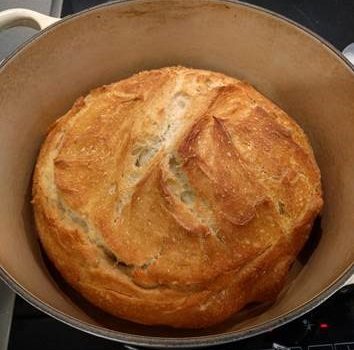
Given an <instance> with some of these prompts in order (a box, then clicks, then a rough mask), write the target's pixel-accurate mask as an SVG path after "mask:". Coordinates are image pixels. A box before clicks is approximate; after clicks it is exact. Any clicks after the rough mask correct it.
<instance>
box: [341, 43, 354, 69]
mask: <svg viewBox="0 0 354 350" xmlns="http://www.w3.org/2000/svg"><path fill="white" fill-rule="evenodd" d="M342 54H343V56H344V57H345V58H346V59H347V60H348V61H349V62H350V63H351V64H352V65H354V43H351V44H349V45H348V46H347V47H346V48H345V49H344V50H343V51H342Z"/></svg>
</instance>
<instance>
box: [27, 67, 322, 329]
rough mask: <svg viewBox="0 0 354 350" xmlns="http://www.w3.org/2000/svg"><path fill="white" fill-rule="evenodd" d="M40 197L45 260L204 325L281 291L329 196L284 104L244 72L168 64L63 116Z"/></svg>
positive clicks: (40, 171)
mask: <svg viewBox="0 0 354 350" xmlns="http://www.w3.org/2000/svg"><path fill="white" fill-rule="evenodd" d="M33 205H34V211H35V219H36V225H37V228H38V233H39V237H40V239H41V242H42V244H43V246H44V248H45V250H46V252H47V254H48V256H49V258H50V259H51V260H52V261H53V262H54V264H55V265H56V267H57V268H58V270H59V271H60V273H61V274H62V275H63V277H64V278H65V279H66V280H67V281H68V282H69V283H70V284H71V285H72V286H73V287H75V288H76V289H77V290H78V291H79V292H80V293H81V294H82V295H83V296H85V297H86V298H87V299H88V300H90V301H91V302H92V303H94V304H96V305H97V306H99V307H101V308H102V309H104V310H105V311H107V312H109V313H112V314H113V315H116V316H119V317H123V318H126V319H129V320H133V321H136V322H140V323H144V324H165V325H170V326H174V327H191V328H199V327H206V326H209V325H212V324H215V323H218V322H221V321H223V320H224V319H226V318H227V317H228V316H230V315H231V314H232V313H234V312H236V311H238V310H240V309H241V308H242V307H244V306H245V305H246V304H247V303H250V302H256V301H260V302H262V301H268V300H271V299H272V298H275V297H276V295H277V294H278V292H279V291H280V289H281V288H282V286H283V284H284V280H285V277H286V275H287V271H288V269H289V266H290V265H291V263H292V262H293V261H294V259H295V257H296V254H297V253H298V251H299V250H300V249H301V247H302V246H303V244H304V243H305V241H306V239H307V236H308V234H309V230H310V228H311V225H312V222H313V220H314V218H315V217H316V215H317V214H318V213H319V211H320V209H321V206H322V193H321V183H320V173H319V170H318V168H317V165H316V162H315V159H314V156H313V153H312V150H311V147H310V145H309V143H308V141H307V139H306V136H305V135H304V133H303V132H302V130H301V129H300V127H299V126H297V124H296V123H295V122H294V121H292V120H291V119H290V118H289V117H288V116H287V115H286V114H285V113H284V112H283V111H281V110H280V109H279V108H278V107H276V106H275V105H274V104H272V103H271V102H270V101H269V100H267V99H266V98H265V97H263V96H262V95H260V94H259V93H258V92H257V91H256V90H254V89H253V88H252V87H251V86H249V85H247V84H246V83H242V82H240V81H238V80H236V79H233V78H230V77H227V76H224V75H222V74H219V73H213V72H208V71H202V70H195V69H187V68H183V67H170V68H164V69H160V70H154V71H147V72H142V73H139V74H137V75H135V76H133V77H131V78H129V79H126V80H123V81H120V82H118V83H114V84H111V85H108V86H104V87H101V88H98V89H96V90H93V91H92V92H91V93H90V94H89V95H88V96H86V97H85V98H80V99H78V101H77V102H76V103H75V105H74V106H73V108H72V109H71V110H70V111H69V112H68V113H67V114H66V115H64V116H63V117H62V118H60V119H58V121H57V122H56V123H55V124H54V126H53V127H52V128H51V130H50V132H49V134H48V136H47V138H46V141H45V143H44V144H43V146H42V148H41V152H40V155H39V158H38V161H37V165H36V171H35V176H34V183H33ZM246 291H247V292H246Z"/></svg>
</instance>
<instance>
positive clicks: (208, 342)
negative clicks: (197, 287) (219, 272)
mask: <svg viewBox="0 0 354 350" xmlns="http://www.w3.org/2000/svg"><path fill="white" fill-rule="evenodd" d="M138 1H139V0H114V1H110V2H108V3H104V4H100V5H97V6H94V7H91V8H88V9H85V10H83V11H81V12H78V13H75V14H72V15H69V16H66V17H65V18H63V19H60V20H59V21H58V22H56V23H53V24H51V25H50V26H48V27H47V28H45V29H43V30H41V31H39V32H38V33H36V34H34V35H33V36H32V37H31V38H30V39H29V40H27V41H25V42H24V43H23V44H22V45H20V46H19V47H18V48H17V49H16V50H14V51H13V52H12V53H11V54H10V55H9V56H8V57H7V58H6V59H4V60H3V61H2V62H1V63H0V74H1V71H2V70H3V69H4V68H5V67H6V65H7V63H8V62H10V61H11V60H12V59H13V58H14V57H15V56H16V55H17V54H18V53H20V52H21V51H22V50H23V49H25V48H26V47H29V45H30V44H31V43H33V42H35V41H37V40H39V39H40V37H41V36H43V35H46V34H47V33H48V32H50V31H52V30H53V29H55V27H57V26H60V25H63V24H65V22H68V21H71V20H74V19H76V18H77V17H80V16H83V15H85V14H87V13H88V12H91V11H95V10H97V9H99V8H104V7H110V6H117V5H121V4H124V3H129V2H138ZM209 1H212V2H218V3H225V4H228V3H229V4H231V5H235V4H236V5H238V6H243V7H247V8H250V9H251V10H254V11H258V12H262V13H265V14H266V15H269V16H271V17H275V18H276V19H277V20H280V21H283V22H286V23H287V24H289V25H290V26H293V27H295V28H296V29H297V30H301V31H303V32H305V33H306V34H308V35H310V36H312V37H313V38H314V39H316V40H317V41H318V42H319V43H320V44H323V45H324V46H326V47H327V48H328V49H330V50H331V51H332V52H333V53H334V54H335V55H336V56H337V57H338V59H340V60H341V61H342V62H343V63H344V64H345V65H346V66H347V68H349V69H350V70H351V73H353V76H354V66H353V65H352V64H351V63H350V61H349V60H348V59H346V58H345V57H344V56H343V54H342V53H341V52H340V51H339V50H337V49H336V48H335V47H334V46H333V45H332V44H330V43H329V42H328V41H327V40H325V39H323V38H322V37H321V36H319V35H318V34H316V33H314V32H313V31H311V30H310V29H308V28H306V27H304V26H302V25H301V24H298V23H296V22H295V21H293V20H291V19H288V18H286V17H285V16H283V15H280V14H278V13H275V12H273V11H271V10H268V9H264V8H262V7H260V6H257V5H253V4H249V3H244V2H242V1H239V0H209ZM353 274H354V265H353V264H352V266H349V267H348V268H347V269H346V270H345V271H344V272H343V273H342V274H341V275H340V276H338V278H337V279H336V280H335V281H334V282H333V283H332V284H330V285H329V286H327V288H325V289H324V290H323V291H322V292H321V293H319V294H317V295H316V296H314V297H313V298H312V299H311V300H309V301H307V302H306V303H304V304H302V305H299V306H297V307H296V308H295V309H293V310H291V311H289V312H288V313H286V314H284V315H283V316H279V317H276V318H274V319H271V320H269V321H266V322H263V323H262V324H260V325H258V326H253V327H250V328H248V329H245V330H239V331H231V332H229V333H224V334H219V335H206V336H195V337H185V338H176V337H171V338H166V337H154V336H145V335H144V336H143V335H134V334H129V333H124V332H119V331H115V330H109V329H108V328H104V327H100V326H94V325H91V324H89V323H87V322H83V321H80V320H78V319H77V318H75V317H72V316H69V315H67V314H65V313H63V312H61V311H59V310H57V309H56V308H54V307H52V306H50V305H48V304H47V303H45V302H43V301H41V300H40V299H39V298H37V297H36V296H34V295H33V294H32V293H31V292H30V291H28V290H27V289H26V288H24V287H23V286H21V285H20V284H19V283H18V282H17V281H16V280H15V279H14V278H13V277H12V276H11V275H10V274H9V273H8V272H7V271H6V270H5V269H4V268H3V267H2V266H0V278H1V279H3V281H4V282H5V283H6V284H7V286H8V287H9V288H10V289H12V290H13V291H14V292H15V293H16V294H18V295H20V296H21V297H22V298H23V299H25V300H26V301H27V302H28V303H29V304H31V305H32V306H34V307H36V308H37V309H39V310H41V311H42V312H44V313H45V314H47V315H49V316H51V317H53V318H54V319H56V320H58V321H61V322H63V323H65V324H67V325H69V326H72V327H74V328H76V329H78V330H81V331H84V332H86V333H89V334H92V335H95V336H98V337H101V338H104V339H109V340H113V341H117V342H122V343H125V344H130V345H136V346H145V347H164V348H187V347H188V348H197V347H204V346H212V345H219V344H225V343H230V342H233V341H238V340H242V339H245V338H249V337H252V336H256V335H259V334H261V333H264V332H266V331H269V330H272V329H274V328H277V327H279V326H281V325H284V324H286V323H287V322H290V321H293V320H294V319H296V318H298V317H300V316H302V315H304V314H305V313H307V312H309V311H311V310H312V309H314V308H315V307H316V306H318V305H319V304H320V303H321V302H323V301H325V300H326V299H328V298H329V297H330V296H331V295H332V294H334V293H335V292H336V291H338V290H339V289H340V288H341V287H342V286H344V285H345V282H346V281H347V280H348V279H349V278H350V277H351V276H352V275H353Z"/></svg>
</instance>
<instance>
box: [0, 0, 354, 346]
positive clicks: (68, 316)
mask: <svg viewBox="0 0 354 350" xmlns="http://www.w3.org/2000/svg"><path fill="white" fill-rule="evenodd" d="M169 65H185V66H188V67H195V68H204V69H209V70H215V71H220V72H224V73H226V74H229V75H231V76H235V77H238V78H240V79H244V80H247V81H249V82H250V83H251V84H253V85H254V86H255V87H256V88H257V89H259V90H260V91H261V92H262V93H263V94H265V95H266V96H268V97H270V98H271V99H272V100H273V101H275V102H276V103H277V104H279V105H280V106H281V107H282V108H283V109H284V110H285V111H287V112H288V113H289V114H290V115H291V116H293V118H295V119H296V121H297V122H298V123H299V124H300V125H301V126H302V127H303V129H304V130H305V131H306V133H307V135H308V136H309V138H310V140H311V143H312V145H313V148H314V151H315V155H316V158H317V161H318V163H319V166H320V168H321V172H322V181H323V188H324V192H325V207H324V210H323V213H322V218H321V223H320V225H321V228H322V229H321V230H319V229H318V230H317V232H316V233H315V235H316V237H315V238H314V239H313V240H312V244H311V247H310V248H309V251H308V252H306V254H303V255H304V256H303V257H302V258H301V259H298V261H297V263H296V264H295V265H294V268H293V270H292V271H291V274H290V277H289V281H288V283H287V286H286V287H285V288H284V290H283V292H282V293H281V295H280V296H279V298H278V299H277V301H276V302H275V303H274V304H273V305H270V306H266V307H261V308H259V307H258V308H257V307H256V308H249V309H247V310H245V311H244V312H241V313H240V314H238V315H237V316H235V317H234V318H232V319H230V320H228V321H227V322H225V323H224V324H222V325H219V326H217V327H213V328H209V329H205V330H199V331H188V330H179V331H177V330H173V329H169V328H164V327H146V326H140V325H136V324H133V323H130V322H126V321H123V320H118V319H114V318H112V317H109V316H107V315H105V314H104V313H101V312H99V311H98V310H96V309H95V308H93V307H91V306H90V305H88V304H87V303H85V302H84V301H83V300H82V299H81V298H80V297H79V296H77V295H76V294H75V293H74V292H73V291H72V290H70V288H68V287H67V286H65V284H63V283H62V281H60V278H58V276H56V274H55V271H51V268H50V266H49V267H48V264H47V262H46V261H45V259H44V258H43V255H42V254H41V251H40V247H39V244H38V241H37V239H36V234H35V229H34V226H33V220H32V212H31V206H30V187H31V176H32V171H33V166H34V163H35V159H36V156H37V152H38V150H39V147H40V144H41V142H42V141H43V139H44V137H45V134H46V130H47V128H48V126H49V125H50V124H51V123H52V122H53V121H54V120H55V119H56V118H57V117H59V116H60V115H62V114H63V113H64V112H65V111H66V110H67V109H68V108H70V106H71V105H72V103H73V102H74V100H75V99H76V98H77V97H79V96H81V95H83V94H86V93H87V92H88V91H89V90H90V89H91V88H94V87H97V86H100V85H102V84H105V83H110V82H113V81H116V80H118V79H122V78H124V77H128V76H129V75H131V74H133V73H135V72H138V71H141V70H145V69H151V68H159V67H163V66H169ZM0 111H1V115H0V144H1V147H0V164H1V167H0V198H1V201H0V239H1V244H0V267H1V269H0V271H1V275H2V277H3V278H4V279H5V280H6V281H7V282H8V284H9V285H11V287H12V288H13V289H14V290H16V291H17V292H18V293H19V294H21V295H22V296H23V297H25V298H26V299H27V300H28V301H30V302H31V303H32V304H34V305H36V306H37V307H39V308H41V309H42V310H44V311H45V312H47V313H49V314H51V315H52V316H54V317H56V318H58V319H60V320H62V321H64V322H66V323H68V324H71V325H72V326H74V327H77V328H80V329H83V330H85V331H87V332H91V333H95V334H97V335H100V336H104V337H107V338H111V339H115V340H120V341H124V342H128V343H133V344H143V345H148V346H149V345H150V346H188V347H191V346H202V345H211V344H215V343H220V342H226V341H231V340H236V339H240V338H242V337H246V336H250V335H254V334H256V333H259V332H262V331H265V330H269V329H271V328H274V327H276V326H277V325H280V324H282V323H284V322H286V321H287V320H290V319H292V318H294V317H296V316H298V315H299V314H301V313H302V312H304V311H306V310H309V309H310V308H311V307H314V306H315V305H316V304H317V303H318V302H319V301H321V300H323V299H324V298H325V297H327V296H329V295H330V294H331V293H333V292H334V291H335V290H336V289H338V288H339V287H340V285H341V284H342V283H343V282H344V280H345V278H346V277H348V276H349V274H350V273H351V272H350V269H351V266H352V263H353V260H354V235H353V227H354V215H353V208H354V165H353V159H354V143H353V142H352V139H353V136H354V74H353V71H352V69H351V67H350V65H349V64H348V63H346V62H345V61H344V60H343V59H342V58H341V57H340V56H339V55H338V53H336V52H335V51H334V50H333V49H332V48H330V47H329V46H328V45H327V44H326V43H324V42H323V41H321V40H320V39H318V38H316V37H315V36H313V35H312V34H310V33H308V32H307V31H305V30H304V29H302V28H299V27H298V26H296V25H294V24H293V23H290V22H289V21H287V20H284V19H282V18H280V17H278V16H275V15H273V14H271V13H268V12H265V11H262V10H260V9H258V8H255V7H252V6H248V5H244V4H240V3H234V2H229V1H206V0H204V1H200V0H193V1H184V0H172V1H162V0H155V1H145V0H141V1H139V0H138V1H123V2H116V3H112V4H109V5H104V6H100V7H97V8H94V9H91V10H89V11H86V12H83V13H81V14H80V15H76V16H73V17H71V18H68V19H65V20H63V21H60V22H59V23H57V24H56V25H54V26H52V27H51V28H49V29H48V30H46V31H44V32H42V33H40V34H39V35H38V36H37V37H36V38H35V39H34V40H32V41H31V42H30V43H28V44H27V45H26V46H24V47H23V48H22V49H21V50H19V51H18V52H17V53H16V54H15V55H13V56H12V57H11V58H10V59H9V60H7V62H5V63H4V64H3V65H2V67H1V68H0Z"/></svg>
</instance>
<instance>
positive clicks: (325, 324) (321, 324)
mask: <svg viewBox="0 0 354 350" xmlns="http://www.w3.org/2000/svg"><path fill="white" fill-rule="evenodd" d="M320 328H321V329H327V328H329V324H328V323H325V322H321V323H320Z"/></svg>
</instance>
